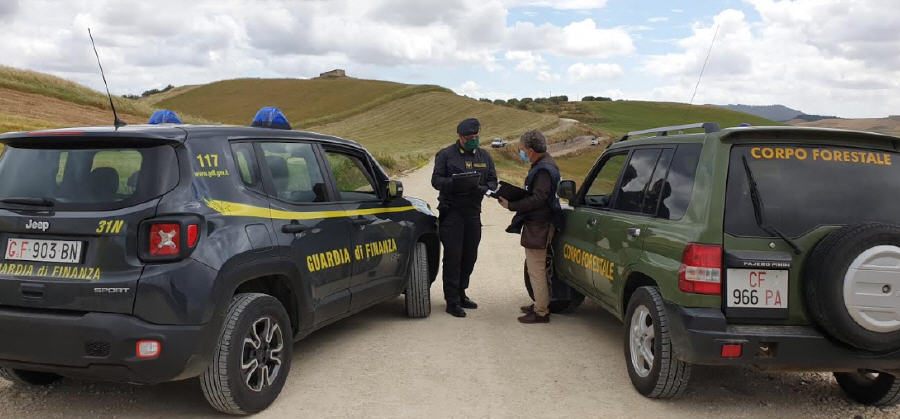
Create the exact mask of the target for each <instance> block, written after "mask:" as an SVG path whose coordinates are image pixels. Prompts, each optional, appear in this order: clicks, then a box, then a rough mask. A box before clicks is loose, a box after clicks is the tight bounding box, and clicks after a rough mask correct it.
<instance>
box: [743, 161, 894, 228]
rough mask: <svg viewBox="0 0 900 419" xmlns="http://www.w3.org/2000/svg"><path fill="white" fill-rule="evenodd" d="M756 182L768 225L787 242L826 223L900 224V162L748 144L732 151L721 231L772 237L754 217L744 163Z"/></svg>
mask: <svg viewBox="0 0 900 419" xmlns="http://www.w3.org/2000/svg"><path fill="white" fill-rule="evenodd" d="M744 157H746V159H747V162H748V164H749V165H750V168H751V169H752V171H753V176H754V178H755V180H756V182H757V187H758V189H759V194H760V196H761V197H762V202H763V209H762V211H763V215H764V218H765V220H766V223H768V224H769V225H771V226H773V227H775V228H777V229H779V230H781V231H782V232H783V233H784V234H785V235H786V236H788V237H791V238H797V237H800V236H802V235H804V234H806V233H808V232H810V231H811V230H813V229H815V228H817V227H820V226H825V225H846V224H857V223H862V222H885V223H894V224H898V223H900V200H898V199H896V197H897V196H898V194H900V158H898V157H897V156H896V153H891V152H886V151H882V150H872V149H864V148H851V147H831V146H793V145H747V146H743V145H741V146H734V147H733V148H732V150H731V160H730V167H729V171H728V192H727V194H726V201H725V232H726V233H729V234H732V235H736V236H747V237H770V236H771V235H770V234H768V233H766V232H764V231H762V229H760V228H759V226H758V225H756V221H755V218H754V214H753V204H752V202H751V200H750V191H749V186H748V184H747V175H746V171H745V170H744V167H743V161H742V159H743V158H744Z"/></svg>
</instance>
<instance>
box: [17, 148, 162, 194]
mask: <svg viewBox="0 0 900 419" xmlns="http://www.w3.org/2000/svg"><path fill="white" fill-rule="evenodd" d="M177 183H178V160H177V158H176V157H175V150H174V149H173V148H172V147H170V146H157V147H145V148H93V149H76V148H72V149H65V148H54V149H34V148H20V147H10V146H6V147H5V150H4V152H3V154H2V156H0V200H3V199H11V198H42V199H47V200H49V201H53V206H54V208H56V209H114V208H123V207H126V206H130V205H134V204H137V203H140V202H146V201H148V200H150V199H152V198H155V197H157V196H160V195H162V194H163V193H165V192H166V191H168V190H170V189H172V188H173V187H174V186H175V185H176V184H177ZM0 206H3V207H5V206H7V205H6V204H2V203H0Z"/></svg>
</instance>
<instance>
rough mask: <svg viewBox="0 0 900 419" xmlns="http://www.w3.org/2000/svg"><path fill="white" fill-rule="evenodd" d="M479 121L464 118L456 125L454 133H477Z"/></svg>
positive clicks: (479, 125) (479, 127)
mask: <svg viewBox="0 0 900 419" xmlns="http://www.w3.org/2000/svg"><path fill="white" fill-rule="evenodd" d="M480 129H481V123H480V122H478V120H477V119H475V118H469V119H464V120H463V121H462V122H460V123H459V125H457V126H456V133H457V134H459V135H462V136H466V135H473V134H478V130H480Z"/></svg>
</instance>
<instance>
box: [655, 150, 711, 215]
mask: <svg viewBox="0 0 900 419" xmlns="http://www.w3.org/2000/svg"><path fill="white" fill-rule="evenodd" d="M702 148H703V145H702V144H681V145H679V146H678V148H677V149H676V150H675V156H674V157H673V158H672V164H671V165H670V166H669V174H668V175H667V176H666V182H665V184H664V185H663V189H662V202H661V203H660V205H659V213H658V214H657V215H658V216H659V217H661V218H668V219H670V220H680V219H681V217H683V216H684V212H685V211H687V207H688V204H689V203H690V202H691V193H692V192H693V191H694V177H695V175H696V172H697V163H698V162H699V161H700V150H701V149H702Z"/></svg>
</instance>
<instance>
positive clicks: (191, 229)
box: [187, 224, 200, 247]
mask: <svg viewBox="0 0 900 419" xmlns="http://www.w3.org/2000/svg"><path fill="white" fill-rule="evenodd" d="M199 238H200V226H198V225H197V224H191V225H189V226H187V245H188V247H194V246H196V245H197V239H199Z"/></svg>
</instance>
